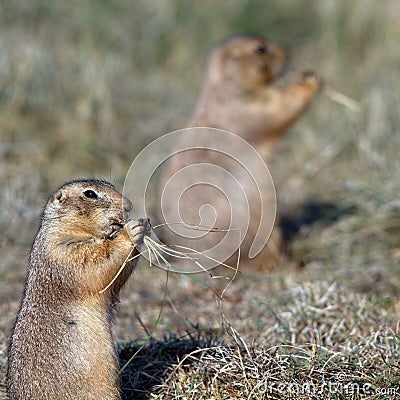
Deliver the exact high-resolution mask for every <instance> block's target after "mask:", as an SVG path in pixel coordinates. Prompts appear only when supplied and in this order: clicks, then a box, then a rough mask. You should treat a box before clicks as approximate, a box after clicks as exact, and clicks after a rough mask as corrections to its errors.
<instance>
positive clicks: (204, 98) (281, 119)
mask: <svg viewBox="0 0 400 400" xmlns="http://www.w3.org/2000/svg"><path fill="white" fill-rule="evenodd" d="M287 60H288V56H287V54H286V52H285V51H284V50H283V49H282V48H281V47H280V46H278V45H277V44H275V43H272V42H269V41H268V40H266V39H264V38H261V37H255V36H237V37H233V38H231V39H229V40H227V41H226V42H224V43H222V44H221V45H219V46H217V47H216V48H215V49H214V50H213V51H212V53H211V55H210V57H209V61H208V67H207V71H206V75H205V78H204V82H203V87H202V92H201V95H200V98H199V100H198V102H197V106H196V109H195V112H194V114H193V116H192V118H191V119H190V121H189V124H188V126H190V127H194V126H208V127H214V128H220V129H224V130H226V131H228V132H232V133H235V134H236V135H239V136H240V137H241V138H243V139H245V140H247V141H248V142H249V143H250V144H252V145H253V146H255V147H256V148H257V149H258V150H263V152H264V153H265V152H266V153H268V152H270V151H271V150H272V149H273V147H274V145H275V144H276V142H277V141H278V140H279V138H280V137H281V136H282V135H283V134H284V133H285V132H286V131H287V129H288V128H289V127H290V126H291V125H292V124H293V123H294V122H295V121H296V120H297V119H298V118H299V117H300V115H301V114H302V113H303V112H304V111H305V109H306V108H307V107H308V106H309V104H310V102H311V100H312V99H313V98H314V96H315V95H316V94H317V93H318V91H319V89H320V86H321V84H320V81H319V80H318V79H317V78H316V76H315V75H314V73H312V72H305V73H302V74H301V75H300V76H299V77H298V79H297V81H296V82H294V83H293V84H291V85H289V86H287V87H286V88H284V89H278V88H277V87H275V86H273V83H274V81H275V80H276V79H277V78H279V76H281V75H282V74H283V72H284V70H285V68H286V65H287Z"/></svg>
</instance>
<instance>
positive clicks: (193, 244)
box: [160, 36, 321, 270]
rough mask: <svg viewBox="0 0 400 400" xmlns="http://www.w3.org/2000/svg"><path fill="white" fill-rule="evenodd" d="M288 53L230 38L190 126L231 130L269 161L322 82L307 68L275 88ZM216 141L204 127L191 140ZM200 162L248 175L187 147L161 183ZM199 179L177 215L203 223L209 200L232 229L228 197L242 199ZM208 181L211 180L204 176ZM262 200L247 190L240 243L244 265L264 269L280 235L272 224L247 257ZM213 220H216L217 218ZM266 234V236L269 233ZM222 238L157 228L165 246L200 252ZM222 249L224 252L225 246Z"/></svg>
mask: <svg viewBox="0 0 400 400" xmlns="http://www.w3.org/2000/svg"><path fill="white" fill-rule="evenodd" d="M287 58H288V57H287V54H286V52H285V51H284V50H283V49H282V48H281V47H279V46H278V45H277V44H275V43H271V42H269V41H267V40H266V39H264V38H261V37H256V36H237V37H233V38H231V39H229V40H227V41H226V42H224V43H222V44H221V45H219V46H217V47H216V48H215V49H214V50H213V51H212V53H211V55H210V57H209V61H208V67H207V71H206V74H205V78H204V81H203V87H202V91H201V95H200V97H199V100H198V103H197V106H196V109H195V111H194V114H193V116H192V117H191V119H190V121H189V123H188V127H213V128H219V129H223V130H226V131H229V132H232V133H234V134H236V135H238V136H240V137H241V138H242V139H244V140H246V141H247V142H249V143H250V144H251V145H252V146H253V147H254V148H255V149H256V150H257V151H258V152H259V153H260V154H261V155H262V156H263V158H264V159H268V158H269V157H270V156H271V154H272V153H273V150H274V147H275V145H276V143H277V142H278V140H279V139H280V138H281V137H282V135H284V133H285V132H286V131H287V129H288V128H289V127H290V125H292V124H293V123H294V122H295V121H296V120H297V119H298V118H299V117H300V115H301V114H302V113H303V112H304V111H305V110H306V108H307V107H308V106H309V104H310V103H311V101H312V99H313V98H314V97H315V95H316V94H317V93H318V91H319V89H320V86H321V84H320V81H319V79H317V78H316V76H315V75H314V74H313V73H310V72H308V73H302V74H301V75H300V76H299V77H298V78H297V80H296V81H295V82H294V83H292V84H291V85H289V86H287V87H285V88H283V89H280V88H277V87H276V86H274V82H275V80H276V79H277V78H278V77H279V76H280V75H281V74H282V73H283V71H284V70H285V67H286V64H287ZM213 140H214V139H211V140H210V138H209V137H207V138H206V139H204V138H202V133H201V130H199V133H198V136H197V138H196V139H195V140H191V142H190V143H188V147H195V146H198V147H207V144H208V145H210V144H212V143H211V141H213ZM215 140H217V139H215ZM176 145H177V146H176V147H177V148H182V147H184V146H182V143H177V144H176ZM225 148H226V151H227V152H228V153H229V141H226V144H225ZM196 163H210V164H216V165H220V166H222V167H223V168H224V169H226V170H227V171H228V172H229V173H231V174H232V175H233V176H237V177H238V179H239V181H240V180H241V179H242V176H243V175H242V172H241V171H240V168H241V167H239V166H238V164H237V163H234V162H230V161H229V160H228V161H227V160H222V159H221V157H219V156H218V157H217V156H216V155H215V153H214V154H213V152H207V151H202V150H190V151H184V152H180V153H178V154H175V155H174V156H173V157H171V158H170V159H169V160H168V162H167V166H166V172H165V174H164V178H163V186H164V185H166V184H167V183H168V184H171V182H168V180H169V179H170V178H172V177H173V176H174V174H176V173H178V172H179V171H182V170H184V169H185V167H187V166H189V165H193V164H196ZM202 178H203V177H201V176H200V175H199V176H195V175H193V176H191V177H190V176H189V177H186V178H184V179H186V181H185V182H184V183H185V184H186V187H188V188H190V190H188V191H187V193H185V195H184V196H182V198H180V199H179V215H180V217H181V218H182V220H183V221H184V222H186V223H187V224H198V223H201V222H203V220H204V219H202V218H200V217H199V214H200V209H201V208H202V206H203V205H205V204H206V205H209V206H211V207H213V208H214V209H215V210H216V212H215V215H216V217H215V224H214V225H213V226H214V227H217V228H220V229H226V228H227V227H228V226H230V225H229V223H230V215H228V211H227V210H229V202H230V203H231V205H232V204H233V205H234V206H235V205H236V203H235V202H236V199H237V198H238V197H239V196H236V193H234V195H233V196H230V198H229V199H228V200H229V201H228V202H226V201H224V199H223V196H221V195H220V194H218V193H217V191H216V190H215V188H212V187H211V186H205V185H203V186H199V187H196V186H193V185H192V182H195V181H201V179H202ZM204 178H205V180H206V181H207V176H205V177H204ZM243 179H244V178H243ZM242 183H243V186H246V188H247V187H249V184H248V182H245V181H242ZM223 185H224V182H221V185H220V186H221V187H222V186H223ZM180 186H185V185H183V182H180V183H179V185H177V188H178V187H180ZM217 186H218V185H217ZM263 195H264V196H265V195H266V194H265V193H264V194H263ZM258 197H259V193H258V192H257V190H256V189H250V191H249V194H248V198H247V200H248V204H249V209H250V213H251V216H250V224H249V228H248V231H247V234H246V237H245V239H244V241H243V242H242V246H241V255H242V261H244V262H245V264H248V265H251V266H255V267H256V268H257V269H264V270H265V269H270V268H274V267H275V266H276V265H277V264H279V262H280V259H281V254H282V249H281V233H280V230H279V228H278V227H275V228H274V229H273V231H272V234H271V237H270V240H269V242H268V244H267V245H266V246H265V247H264V249H263V251H262V252H261V253H259V255H258V256H257V257H255V258H252V259H246V254H248V251H249V248H250V246H251V243H252V237H254V235H255V234H256V232H257V229H258V227H259V220H260V212H259V208H260V204H259V203H257V201H258V200H257V198H258ZM266 198H268V199H271V200H267V204H264V205H263V206H264V207H266V208H268V207H272V205H271V204H269V203H268V202H269V201H273V196H272V194H271V196H269V195H268V194H267V195H266ZM244 206H246V205H244ZM244 206H243V207H244ZM175 207H176V202H174V201H173V200H172V201H170V202H169V203H168V202H166V204H165V207H164V208H163V212H164V215H168V213H170V212H171V210H172V209H174V208H175ZM209 220H212V216H211V217H210V218H209ZM233 228H235V227H233ZM265 234H266V235H268V233H267V232H266V233H265ZM223 235H224V234H223V233H215V232H212V233H208V234H207V235H204V236H203V237H202V238H199V239H187V237H185V234H184V232H183V231H182V232H180V234H176V233H174V232H172V230H171V229H170V228H169V227H164V228H163V229H162V232H161V233H160V237H161V238H162V240H163V241H165V242H167V243H172V244H178V245H183V246H186V247H190V248H193V249H196V250H199V251H204V249H210V248H213V246H215V245H216V244H217V243H218V242H221V240H222V237H223ZM219 249H220V250H223V249H222V248H221V247H219ZM221 253H223V251H222V252H221ZM213 256H214V257H216V258H218V257H219V254H218V253H215V254H213ZM220 261H227V260H220ZM228 263H230V264H235V263H236V257H233V258H232V259H230V260H228Z"/></svg>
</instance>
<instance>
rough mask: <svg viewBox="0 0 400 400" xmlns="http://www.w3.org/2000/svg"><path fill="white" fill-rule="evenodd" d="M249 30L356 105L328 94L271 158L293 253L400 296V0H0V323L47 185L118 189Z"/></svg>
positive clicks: (19, 280)
mask: <svg viewBox="0 0 400 400" xmlns="http://www.w3.org/2000/svg"><path fill="white" fill-rule="evenodd" d="M241 33H253V34H259V35H263V36H266V37H267V38H269V39H270V40H272V41H275V42H277V43H279V44H281V45H282V46H283V47H284V48H286V49H287V51H288V52H289V53H290V55H291V67H290V69H289V71H288V74H287V77H286V78H284V79H283V82H284V81H285V80H287V81H288V82H289V81H292V80H293V79H294V78H295V76H296V75H297V74H298V73H300V72H301V71H304V70H310V69H311V70H314V71H315V72H316V73H317V75H318V76H320V77H321V78H322V79H323V80H324V82H325V84H326V85H329V86H330V87H332V88H334V89H335V90H337V91H339V92H341V93H344V94H346V95H347V96H349V97H351V98H353V99H355V100H357V101H358V102H359V105H360V107H361V110H360V111H359V112H356V111H354V110H352V109H349V108H348V107H344V106H342V105H339V104H337V103H334V102H332V100H331V99H329V98H328V97H327V96H325V95H324V94H323V93H321V94H320V95H319V97H318V98H317V99H316V100H315V101H314V102H313V104H312V106H311V108H310V109H309V111H308V112H307V113H306V115H304V116H303V117H302V118H301V120H300V121H299V122H297V123H296V124H295V126H294V127H293V128H292V129H291V131H290V133H289V134H288V135H287V136H286V137H285V138H284V140H283V141H282V142H281V143H280V145H279V147H278V149H277V151H276V153H275V155H274V157H273V159H272V161H271V165H270V167H271V171H272V174H273V176H274V178H275V182H276V186H277V191H278V198H279V203H278V206H279V207H280V208H281V210H284V211H285V213H286V214H287V215H288V217H287V219H286V220H285V221H286V222H287V223H288V224H289V225H290V224H294V225H295V229H293V230H292V236H291V238H290V239H291V240H290V243H289V247H288V252H289V254H290V255H291V257H292V258H293V259H294V260H299V261H301V263H302V264H303V265H304V266H305V267H304V271H305V272H304V274H306V275H304V276H307V279H314V277H315V278H316V277H318V276H323V277H326V276H328V275H329V277H333V278H334V279H337V280H341V281H342V282H343V283H344V284H346V285H347V287H350V288H351V289H354V290H357V291H360V292H365V293H373V294H376V296H378V298H379V299H381V303H380V304H382V305H384V306H385V307H390V306H391V305H393V304H394V303H395V302H397V301H398V300H397V296H398V292H399V289H400V283H399V279H400V278H399V276H400V274H399V272H400V269H399V261H400V241H399V233H400V199H399V193H400V174H399V172H400V162H399V149H400V135H399V126H400V113H399V104H400V80H399V66H400V40H399V37H400V2H398V1H397V0H383V1H380V2H376V1H374V0H353V1H351V2H350V1H348V0H324V1H319V0H279V1H278V0H275V1H274V0H267V1H266V0H228V1H225V0H224V1H222V0H221V1H219V0H218V1H209V0H205V1H202V2H189V1H184V0H158V1H155V0H152V1H150V0H146V1H145V0H135V1H122V0H103V1H95V0H87V1H85V2H81V1H78V0H71V1H68V2H66V1H58V0H55V1H51V2H49V1H46V0H31V1H26V2H23V1H19V2H17V1H11V0H2V1H1V2H0V49H1V51H0V159H1V168H0V192H1V196H0V210H1V211H0V252H1V264H0V311H1V323H0V331H3V332H6V331H7V330H8V329H9V327H10V325H11V323H12V320H13V318H14V316H15V312H16V308H17V305H18V301H19V298H20V294H21V290H22V285H23V282H24V278H25V268H26V264H27V256H28V253H29V247H30V244H31V242H32V240H33V238H34V235H35V231H36V229H37V227H38V224H39V216H40V212H41V209H42V207H43V205H44V202H45V200H46V198H47V196H48V194H49V193H50V192H51V191H52V190H53V189H54V188H55V187H57V186H58V185H60V184H61V183H63V182H65V181H67V180H71V179H76V178H82V177H101V178H105V179H110V180H111V181H112V182H114V183H115V184H116V185H117V186H118V187H119V188H120V189H122V184H123V180H124V177H125V174H126V172H127V170H128V168H129V166H130V164H131V162H132V161H133V159H134V157H135V155H136V154H137V153H138V152H139V151H140V150H141V149H142V148H143V147H144V146H145V145H146V144H147V143H149V142H151V141H152V140H153V139H155V138H157V137H159V136H160V135H162V134H164V133H167V132H170V131H172V130H176V129H179V128H182V127H184V125H185V124H186V122H187V121H188V119H189V117H190V115H191V113H192V110H193V108H194V105H195V102H196V99H197V96H198V94H199V91H200V86H201V81H202V76H203V71H204V67H205V63H206V58H207V55H208V53H209V51H210V50H211V48H212V47H213V46H215V45H216V44H218V43H219V42H220V41H222V40H224V39H226V38H227V37H229V36H231V35H234V34H241ZM297 210H300V211H297ZM304 210H306V211H307V213H308V214H307V213H304ZM321 210H322V211H321ZM318 213H319V214H318ZM316 215H317V216H318V218H316ZM145 273H148V272H145ZM327 274H328V275H327ZM309 277H311V278H309ZM137 279H140V275H139V277H138V278H137ZM146 279H147V278H146ZM164 279H165V277H161V278H160V283H159V286H157V285H158V284H154V287H155V290H157V288H158V289H160V288H161V289H160V290H161V292H162V287H163V284H162V282H163V280H164ZM300 279H303V278H300ZM304 279H306V278H304ZM143 296H145V294H143ZM136 300H137V298H136ZM139 300H140V298H139Z"/></svg>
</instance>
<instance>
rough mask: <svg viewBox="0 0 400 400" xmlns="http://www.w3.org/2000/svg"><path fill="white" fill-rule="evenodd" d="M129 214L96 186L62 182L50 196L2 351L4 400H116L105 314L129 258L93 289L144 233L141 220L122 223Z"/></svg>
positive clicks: (122, 202)
mask: <svg viewBox="0 0 400 400" xmlns="http://www.w3.org/2000/svg"><path fill="white" fill-rule="evenodd" d="M88 191H91V192H88ZM93 193H94V195H95V197H96V198H93V196H94V195H93ZM88 196H89V197H88ZM90 196H91V197H90ZM131 208H132V205H131V203H130V201H129V200H128V199H126V198H123V197H122V195H121V194H120V193H119V192H117V191H116V190H115V188H114V187H113V186H112V185H111V184H109V183H107V182H104V181H98V180H83V181H74V182H70V183H67V184H65V185H63V186H61V187H60V188H59V189H58V190H57V191H56V192H55V193H54V194H53V195H52V196H50V198H49V200H48V202H47V204H46V207H45V209H44V212H43V215H42V223H41V226H40V228H39V231H38V233H37V235H36V238H35V241H34V243H33V246H32V250H31V253H30V257H29V269H28V276H27V282H26V285H25V290H24V296H23V300H22V303H21V307H20V310H19V313H18V316H17V319H16V322H15V326H14V330H13V334H12V338H11V343H10V347H9V358H8V371H7V390H8V395H9V397H10V399H13V400H17V399H65V400H67V399H93V400H95V399H96V400H97V399H119V398H120V394H119V386H118V359H117V353H116V349H115V345H114V340H113V334H112V325H113V314H114V308H115V305H116V303H117V302H118V294H119V291H120V289H121V288H122V286H123V285H124V283H125V282H126V280H127V279H128V277H129V275H130V274H131V273H132V271H133V269H134V267H135V265H136V261H137V259H135V260H133V261H131V262H129V263H128V264H127V265H126V267H125V269H124V271H123V273H122V274H121V275H120V276H119V278H118V279H117V280H116V282H115V283H114V284H113V286H112V287H111V288H110V289H109V290H107V291H105V292H104V293H99V291H101V290H102V289H103V288H104V287H106V286H107V284H108V283H109V282H110V281H111V280H112V278H113V277H114V276H115V274H116V273H117V271H118V269H119V268H120V267H121V265H122V264H123V263H124V261H125V260H126V259H127V257H128V256H129V255H130V254H131V252H132V256H134V255H136V254H137V253H138V250H137V247H138V246H139V245H140V244H141V242H142V241H143V236H144V235H145V234H147V233H148V229H149V225H148V221H147V220H140V221H130V222H128V221H129V211H130V210H131ZM131 237H132V239H131Z"/></svg>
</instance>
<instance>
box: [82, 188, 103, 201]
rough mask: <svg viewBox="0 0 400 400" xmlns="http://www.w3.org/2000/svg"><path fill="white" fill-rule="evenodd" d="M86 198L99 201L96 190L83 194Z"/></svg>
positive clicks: (89, 190) (86, 191)
mask: <svg viewBox="0 0 400 400" xmlns="http://www.w3.org/2000/svg"><path fill="white" fill-rule="evenodd" d="M83 194H84V196H85V197H87V198H88V199H98V198H99V196H98V195H97V193H96V192H95V191H94V190H91V189H88V190H85V191H84V192H83Z"/></svg>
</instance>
